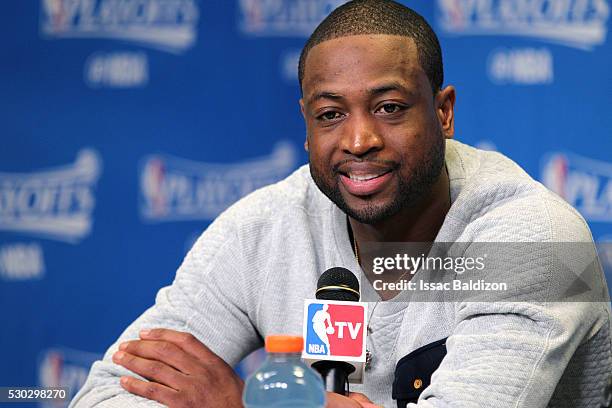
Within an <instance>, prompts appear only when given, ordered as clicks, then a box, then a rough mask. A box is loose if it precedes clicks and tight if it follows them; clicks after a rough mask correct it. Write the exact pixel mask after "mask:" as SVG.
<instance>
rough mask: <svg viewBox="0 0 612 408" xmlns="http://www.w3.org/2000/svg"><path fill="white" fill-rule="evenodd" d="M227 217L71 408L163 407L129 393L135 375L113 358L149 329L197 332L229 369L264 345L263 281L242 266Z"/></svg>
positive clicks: (216, 224)
mask: <svg viewBox="0 0 612 408" xmlns="http://www.w3.org/2000/svg"><path fill="white" fill-rule="evenodd" d="M227 218H228V217H224V216H221V217H220V218H219V219H217V221H215V222H214V223H213V224H212V225H211V226H210V227H209V228H208V229H207V230H206V232H204V234H203V235H202V236H201V237H200V239H198V241H197V242H196V244H195V245H194V247H193V248H192V250H191V251H190V252H189V254H188V255H187V257H186V258H185V260H184V261H183V264H182V265H181V266H180V268H179V270H178V271H177V274H176V278H175V280H174V282H173V283H172V285H171V286H169V287H166V288H163V289H161V290H160V291H159V293H158V294H157V297H156V300H155V305H154V306H153V307H151V308H150V309H148V310H147V311H146V312H144V313H143V314H142V315H141V316H140V317H139V318H138V319H136V321H134V322H133V323H132V324H131V325H130V326H129V327H128V328H127V329H126V330H125V331H124V332H123V334H122V335H121V336H120V337H119V339H118V340H117V342H116V343H115V344H113V345H112V346H111V347H110V348H109V349H108V350H107V352H106V353H105V355H104V358H103V360H102V361H97V362H95V363H94V364H93V366H92V368H91V371H90V373H89V377H88V378H87V381H86V383H85V385H84V386H83V388H82V389H81V390H80V391H79V393H78V395H77V396H76V397H75V398H74V400H73V401H72V403H71V405H70V407H71V408H87V407H94V406H95V407H100V408H112V407H117V408H130V407H159V406H161V404H159V403H157V402H155V401H151V400H148V399H145V398H142V397H140V396H137V395H134V394H131V393H129V392H127V391H126V390H125V389H124V388H123V387H122V386H121V385H120V382H119V380H120V377H122V376H132V377H134V376H135V374H134V373H132V372H130V371H129V370H127V369H126V368H124V367H122V366H120V365H118V364H115V363H114V362H113V360H112V357H113V355H114V354H115V352H116V351H117V350H118V347H119V344H121V343H123V342H125V341H128V340H136V339H138V338H139V332H140V331H141V330H143V329H150V328H167V329H172V330H177V331H181V332H188V333H191V334H192V335H193V336H194V337H195V338H196V339H197V340H198V341H200V342H201V343H203V344H205V345H206V346H207V347H208V348H209V349H210V350H211V351H212V352H213V353H215V354H216V355H218V356H219V357H221V358H222V359H223V360H224V361H225V362H227V363H228V364H229V365H234V364H236V363H237V362H238V361H240V359H241V358H242V357H243V356H244V355H246V354H247V353H248V352H250V351H251V350H253V349H255V348H257V347H259V346H260V345H261V344H260V343H261V340H260V337H259V335H258V334H257V331H256V329H255V327H254V324H253V321H254V319H255V312H256V309H257V299H258V297H257V296H256V295H257V293H258V289H259V288H258V286H257V283H256V282H257V280H256V279H255V277H253V276H249V275H248V273H247V271H248V269H247V268H245V267H244V265H243V264H242V259H243V257H242V254H241V250H240V244H239V241H238V239H237V234H236V230H235V228H234V227H233V225H232V223H231V220H228V219H227ZM134 290H138V288H134ZM136 377H137V378H140V379H142V377H139V376H136Z"/></svg>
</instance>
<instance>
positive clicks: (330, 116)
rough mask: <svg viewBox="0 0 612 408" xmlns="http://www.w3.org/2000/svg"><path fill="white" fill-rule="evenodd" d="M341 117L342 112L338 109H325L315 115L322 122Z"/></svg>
mask: <svg viewBox="0 0 612 408" xmlns="http://www.w3.org/2000/svg"><path fill="white" fill-rule="evenodd" d="M341 117H342V114H341V113H340V112H338V111H327V112H324V113H322V114H321V115H319V116H317V119H318V120H320V121H322V122H331V121H334V120H338V119H340V118H341Z"/></svg>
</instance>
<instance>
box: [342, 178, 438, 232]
mask: <svg viewBox="0 0 612 408" xmlns="http://www.w3.org/2000/svg"><path fill="white" fill-rule="evenodd" d="M449 187H450V181H449V179H448V173H447V172H446V168H444V169H443V171H442V172H441V174H440V177H439V178H438V180H437V181H436V183H435V184H434V185H433V186H432V187H431V189H430V190H429V191H428V193H427V194H425V195H424V196H423V198H422V199H421V200H419V201H418V202H417V203H416V204H415V205H412V206H409V207H407V208H404V209H403V210H402V211H400V212H398V213H397V214H395V215H393V216H391V217H389V218H387V219H385V220H383V221H380V222H378V223H376V224H362V223H360V222H358V221H356V220H354V219H353V218H350V217H349V222H350V224H351V229H352V231H353V235H354V238H355V239H356V240H357V242H358V243H361V242H372V243H376V242H433V241H434V239H435V238H436V236H437V235H438V232H439V231H440V228H441V227H442V224H443V223H444V218H445V217H446V214H447V213H448V210H449V209H450V192H449Z"/></svg>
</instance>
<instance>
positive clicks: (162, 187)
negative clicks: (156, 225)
mask: <svg viewBox="0 0 612 408" xmlns="http://www.w3.org/2000/svg"><path fill="white" fill-rule="evenodd" d="M296 165H297V153H296V150H295V148H294V147H293V145H292V144H290V143H288V142H279V143H278V144H277V145H276V146H275V147H274V150H273V151H272V152H271V153H270V154H268V155H266V156H262V157H258V158H254V159H249V160H247V161H244V162H240V163H204V162H195V161H191V160H187V159H182V158H178V157H171V156H168V155H151V156H147V157H145V159H144V161H143V164H142V165H141V168H140V192H141V194H140V213H141V215H142V217H143V219H145V220H147V221H152V222H162V221H179V220H198V219H214V218H215V217H216V216H217V215H219V214H220V213H221V212H222V211H223V210H225V209H226V208H227V207H229V206H230V205H232V204H233V203H234V202H236V201H238V200H239V199H240V198H242V197H244V196H245V195H247V194H249V193H250V192H252V191H254V190H256V189H258V188H260V187H263V186H266V185H269V184H272V183H276V182H277V181H279V180H281V179H283V178H284V177H286V176H287V175H288V174H289V173H291V171H293V170H294V169H295V167H296Z"/></svg>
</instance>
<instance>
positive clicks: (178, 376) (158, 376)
mask: <svg viewBox="0 0 612 408" xmlns="http://www.w3.org/2000/svg"><path fill="white" fill-rule="evenodd" d="M113 362H115V363H116V364H119V365H121V366H123V367H125V368H127V369H128V370H130V371H133V372H134V373H136V374H139V375H141V376H143V377H144V378H146V379H148V380H152V381H155V382H158V383H160V384H163V385H167V386H168V387H171V388H174V389H175V390H180V383H181V380H182V379H183V378H184V374H182V373H181V372H180V371H177V370H175V369H174V368H172V367H170V366H169V365H167V364H164V363H162V362H161V361H155V360H148V359H146V358H142V357H138V356H135V355H132V354H129V353H126V352H124V351H118V352H116V353H115V354H113Z"/></svg>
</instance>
